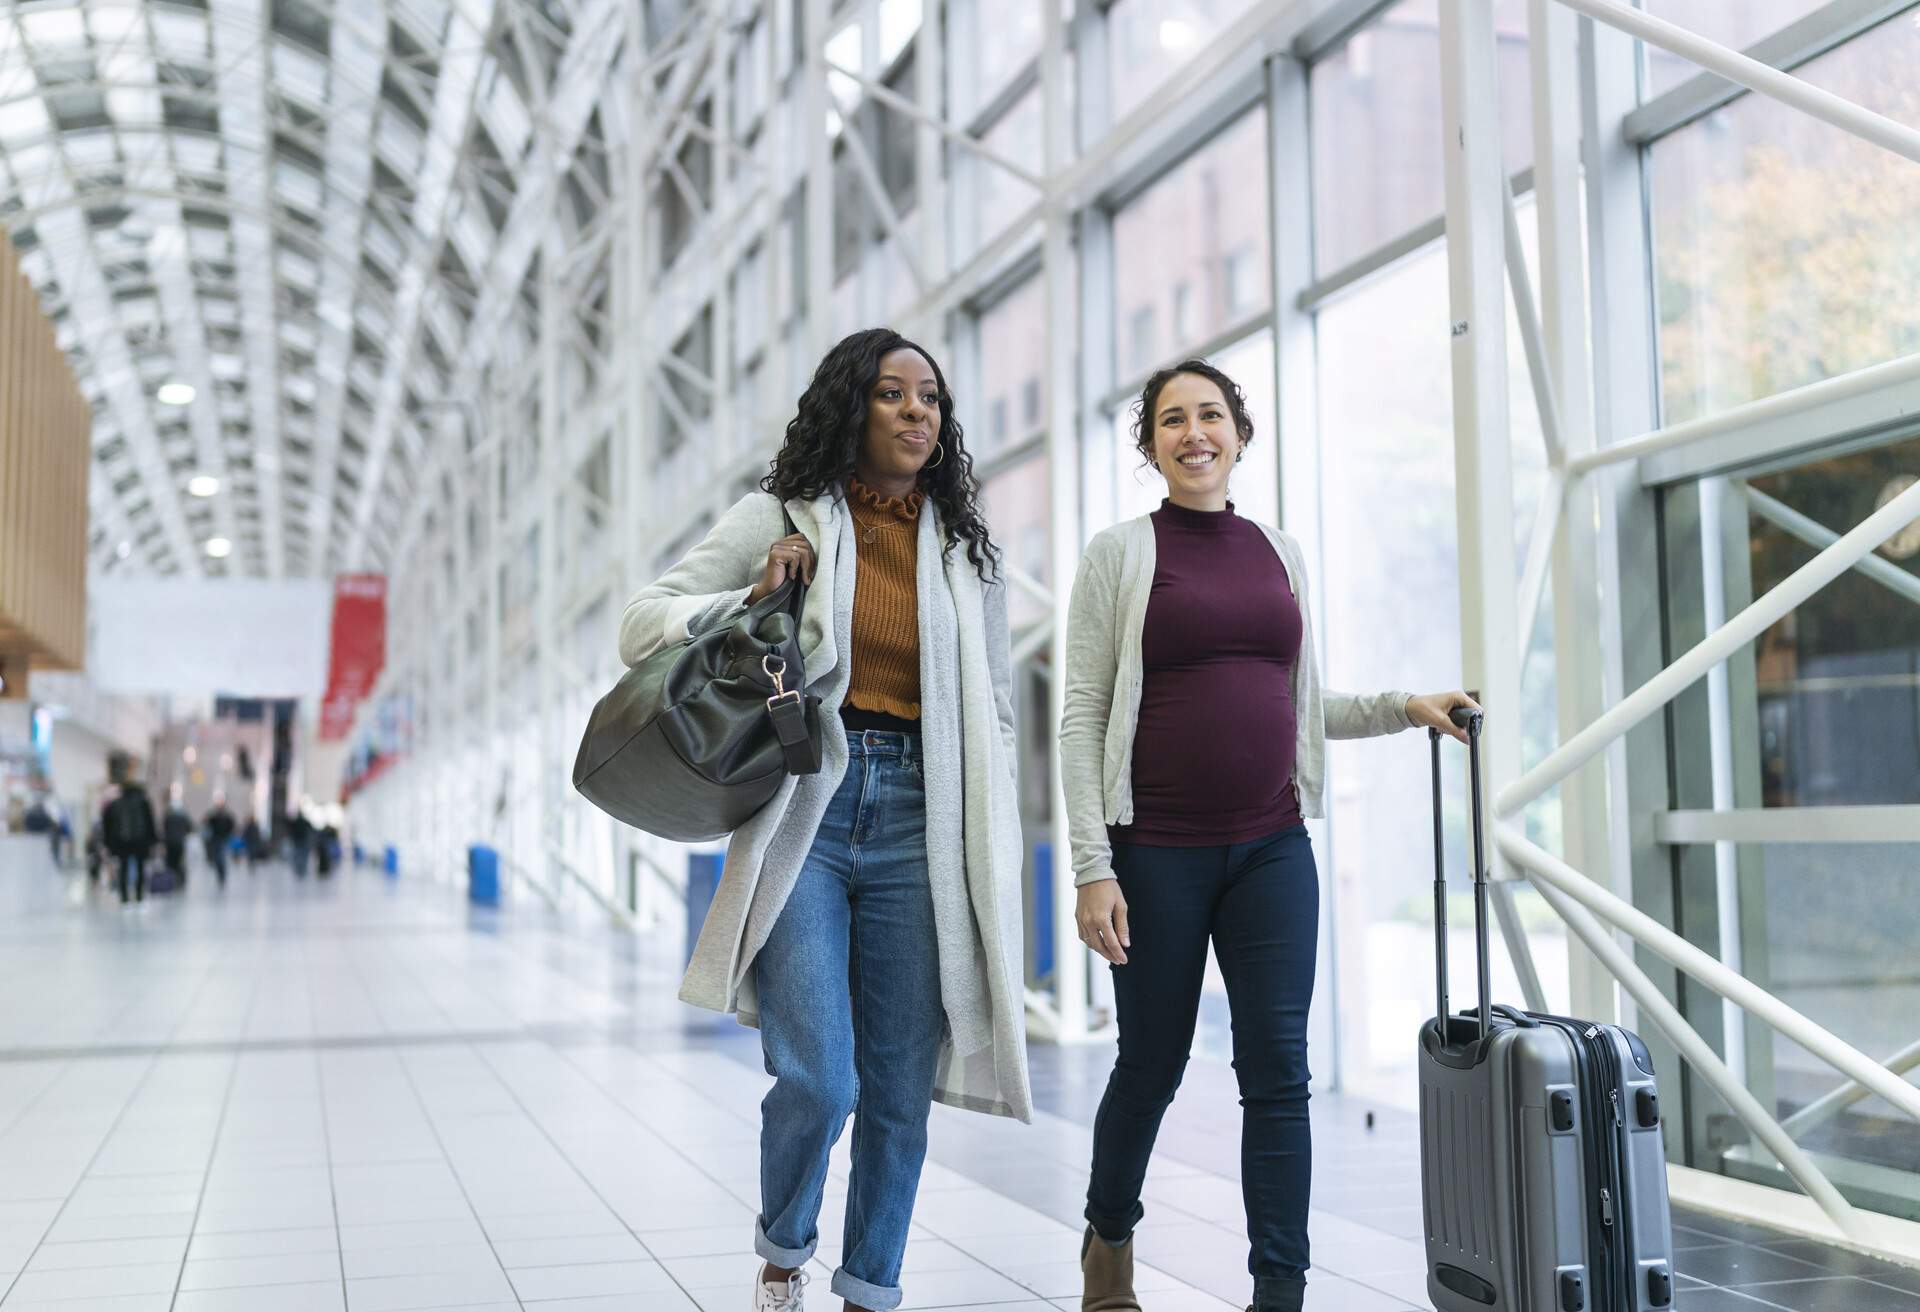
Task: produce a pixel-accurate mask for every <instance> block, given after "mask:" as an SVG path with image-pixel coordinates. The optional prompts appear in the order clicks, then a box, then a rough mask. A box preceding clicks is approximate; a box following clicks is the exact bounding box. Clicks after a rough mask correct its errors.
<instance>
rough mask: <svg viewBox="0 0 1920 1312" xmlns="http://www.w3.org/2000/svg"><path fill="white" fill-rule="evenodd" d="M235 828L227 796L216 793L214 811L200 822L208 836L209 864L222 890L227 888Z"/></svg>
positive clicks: (201, 827)
mask: <svg viewBox="0 0 1920 1312" xmlns="http://www.w3.org/2000/svg"><path fill="white" fill-rule="evenodd" d="M234 827H235V826H234V819H233V812H231V811H229V810H228V809H227V795H226V794H225V793H215V794H214V795H213V810H211V811H209V812H207V818H206V819H204V820H202V821H201V822H200V830H201V833H202V834H204V835H205V836H206V843H207V864H209V865H211V866H212V867H213V873H214V876H215V877H216V878H218V879H219V881H220V887H222V888H225V887H226V886H227V855H228V848H229V847H230V845H231V844H232V843H233V831H234Z"/></svg>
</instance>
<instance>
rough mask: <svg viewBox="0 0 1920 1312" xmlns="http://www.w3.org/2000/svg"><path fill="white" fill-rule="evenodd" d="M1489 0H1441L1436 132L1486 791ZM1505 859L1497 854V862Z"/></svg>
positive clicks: (1465, 587) (1512, 691)
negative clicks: (1483, 716) (1483, 727)
mask: <svg viewBox="0 0 1920 1312" xmlns="http://www.w3.org/2000/svg"><path fill="white" fill-rule="evenodd" d="M1497 54H1498V51H1497V49H1496V47H1495V44H1494V32H1493V7H1492V4H1491V0H1447V3H1444V4H1442V5H1441V6H1440V59H1441V65H1440V86H1441V99H1442V114H1441V143H1442V153H1443V155H1444V157H1445V162H1446V169H1445V172H1446V197H1447V271H1448V285H1449V289H1450V294H1451V305H1452V313H1451V321H1452V338H1453V431H1454V499H1455V504H1456V506H1457V507H1458V511H1459V534H1460V611H1461V613H1460V644H1461V662H1460V665H1461V671H1462V674H1463V676H1464V678H1465V681H1466V683H1467V685H1468V686H1469V687H1474V688H1477V689H1479V691H1480V694H1481V697H1482V699H1483V702H1484V704H1486V705H1487V706H1488V707H1489V708H1490V711H1491V713H1490V714H1489V716H1488V719H1487V732H1486V738H1485V753H1486V768H1487V780H1488V785H1489V791H1490V792H1491V790H1493V789H1497V788H1499V787H1500V785H1501V783H1502V782H1503V781H1505V780H1510V779H1513V778H1515V777H1516V776H1517V775H1518V774H1519V772H1520V661H1519V654H1518V647H1519V638H1518V630H1519V624H1518V617H1517V604H1516V598H1515V595H1514V578H1515V574H1516V564H1517V562H1516V560H1515V557H1514V545H1513V460H1512V454H1511V445H1510V437H1509V431H1508V430H1509V423H1508V421H1509V416H1508V413H1507V340H1506V337H1507V334H1506V318H1507V286H1506V276H1505V271H1506V220H1505V216H1504V210H1505V206H1506V203H1507V201H1506V197H1507V178H1506V173H1505V171H1504V169H1503V167H1502V164H1501V160H1500V142H1501V133H1500V89H1499V76H1498V73H1499V69H1498V59H1497ZM1493 864H1494V867H1495V869H1496V870H1498V868H1499V865H1500V862H1499V860H1498V859H1497V857H1496V859H1495V860H1494V862H1493Z"/></svg>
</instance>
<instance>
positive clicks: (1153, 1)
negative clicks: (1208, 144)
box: [1107, 0, 1252, 119]
mask: <svg viewBox="0 0 1920 1312" xmlns="http://www.w3.org/2000/svg"><path fill="white" fill-rule="evenodd" d="M1251 3H1252V0H1114V4H1113V6H1112V8H1110V9H1108V10H1107V17H1108V22H1109V24H1110V26H1109V28H1108V32H1109V35H1108V43H1109V48H1110V50H1111V51H1112V61H1111V66H1112V69H1113V83H1112V98H1113V99H1112V103H1113V116H1114V117H1115V118H1116V119H1118V118H1122V117H1124V116H1125V115H1126V113H1127V111H1128V110H1130V109H1133V108H1134V107H1136V106H1137V105H1139V104H1141V103H1142V102H1144V101H1145V100H1146V99H1147V97H1149V96H1151V95H1152V94H1153V93H1154V92H1155V91H1158V90H1159V89H1160V87H1161V85H1162V84H1163V83H1164V82H1166V80H1167V79H1168V78H1170V77H1172V76H1173V75H1174V74H1175V73H1177V72H1179V70H1180V68H1181V66H1182V65H1184V64H1185V63H1186V62H1187V61H1188V60H1189V59H1191V58H1192V57H1193V56H1194V54H1195V53H1196V52H1198V51H1199V49H1200V48H1201V47H1202V46H1203V45H1205V44H1206V43H1207V41H1208V40H1209V39H1210V38H1212V37H1214V36H1217V35H1218V34H1219V32H1220V29H1222V28H1223V27H1225V26H1226V25H1227V24H1228V23H1230V22H1231V21H1233V20H1234V19H1235V18H1237V17H1239V16H1240V14H1241V13H1243V12H1244V11H1245V10H1246V9H1247V8H1248V7H1249V5H1251Z"/></svg>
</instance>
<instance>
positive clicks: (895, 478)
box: [855, 347, 940, 496]
mask: <svg viewBox="0 0 1920 1312" xmlns="http://www.w3.org/2000/svg"><path fill="white" fill-rule="evenodd" d="M939 440H940V383H939V380H938V379H936V378H935V377H934V373H933V365H932V364H930V363H929V362H928V361H927V358H926V357H925V356H924V355H921V354H920V352H918V351H916V350H913V349H911V348H910V347H902V348H900V349H899V350H897V351H889V352H887V354H885V355H883V356H881V357H880V373H879V376H878V377H877V378H875V379H874V380H873V387H872V390H870V391H869V392H868V393H867V431H866V435H865V437H864V438H863V439H862V441H861V443H860V457H859V460H858V462H857V464H856V468H855V472H856V473H857V474H858V475H859V478H860V481H861V482H862V483H865V484H866V485H867V486H868V487H870V488H872V489H873V490H874V491H876V492H880V493H882V494H884V495H890V496H899V495H903V494H904V493H905V492H907V491H910V490H911V489H912V487H913V484H914V483H915V481H916V480H918V478H919V477H920V470H921V468H922V467H923V466H925V465H926V463H927V461H929V460H931V459H932V458H933V448H934V443H936V442H938V441H939Z"/></svg>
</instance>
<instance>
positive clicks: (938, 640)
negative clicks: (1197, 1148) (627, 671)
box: [620, 492, 1033, 1121]
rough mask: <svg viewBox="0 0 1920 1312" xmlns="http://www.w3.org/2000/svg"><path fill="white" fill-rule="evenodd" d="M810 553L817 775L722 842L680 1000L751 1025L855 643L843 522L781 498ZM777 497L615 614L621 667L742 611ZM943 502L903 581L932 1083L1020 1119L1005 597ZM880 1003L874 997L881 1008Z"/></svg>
mask: <svg viewBox="0 0 1920 1312" xmlns="http://www.w3.org/2000/svg"><path fill="white" fill-rule="evenodd" d="M786 510H787V512H788V513H789V514H791V515H792V516H793V522H794V526H795V527H796V528H798V529H799V530H800V532H801V533H803V534H805V535H806V538H807V541H808V542H810V543H811V544H812V545H813V550H814V557H815V569H814V578H813V584H812V586H811V587H810V588H809V589H808V590H807V601H806V607H805V609H804V612H803V614H802V615H801V618H800V654H801V657H802V659H803V660H804V662H805V664H806V672H807V684H808V689H809V691H811V692H813V693H815V694H817V695H818V696H819V697H820V699H821V702H820V711H821V716H822V721H823V724H824V726H825V728H826V734H825V744H824V745H825V751H824V753H823V755H824V761H823V764H822V766H821V769H820V773H818V774H813V775H800V776H795V777H793V778H790V779H789V780H787V782H786V783H785V784H783V785H782V786H781V789H780V791H779V792H778V793H777V794H775V795H774V798H773V800H772V801H771V802H769V803H767V805H766V806H765V807H763V808H761V810H760V811H759V812H758V813H757V814H756V815H754V816H753V818H752V819H750V820H748V821H747V822H746V823H745V824H744V825H742V826H741V827H740V828H739V829H738V830H736V831H735V832H734V834H733V837H732V839H731V840H730V841H729V843H728V845H727V860H726V867H725V870H724V872H723V873H722V875H721V878H720V887H719V890H718V891H717V892H716V893H715V895H714V899H713V907H712V909H711V910H710V911H709V912H708V913H707V920H706V924H705V927H704V928H703V929H702V930H701V933H700V941H699V943H698V944H697V945H696V946H695V948H694V952H693V960H692V961H691V962H690V963H689V965H688V966H687V973H686V976H685V977H684V979H683V980H682V981H681V986H680V997H681V998H682V1000H684V1001H686V1002H689V1003H692V1004H693V1005H694V1006H697V1007H706V1008H709V1009H711V1010H714V1011H732V1012H737V1013H738V1015H739V1017H740V1020H741V1021H742V1022H743V1023H745V1024H748V1025H757V1024H758V1023H759V1014H758V1013H759V1000H758V994H757V991H756V988H755V980H754V974H753V962H754V958H755V956H756V955H757V954H758V953H759V951H760V949H761V948H762V947H763V946H765V944H766V941H767V936H768V934H769V933H771V932H772V930H773V925H774V922H775V921H776V920H777V919H779V916H780V912H781V909H782V908H783V907H785V905H786V901H787V895H788V894H789V893H790V892H792V891H793V886H794V883H795V881H796V880H797V879H798V878H799V875H800V869H801V866H802V865H803V864H804V863H805V862H806V859H807V853H808V851H809V850H810V849H811V848H812V846H813V839H814V835H815V833H816V832H817V831H818V830H819V828H820V821H821V818H822V817H823V816H824V815H825V814H826V810H827V804H828V803H829V802H831V801H832V800H833V795H834V792H835V791H836V790H837V789H838V788H839V787H840V781H841V779H842V778H843V777H844V776H845V774H846V770H847V740H846V737H845V735H844V734H843V733H842V732H841V730H840V718H839V717H840V705H841V702H842V701H843V700H844V699H845V697H846V692H847V684H848V681H849V676H850V674H851V661H850V659H849V657H850V654H851V653H852V650H853V591H854V578H855V567H856V562H857V558H858V553H857V550H856V548H855V544H854V529H853V516H852V514H851V513H849V512H848V510H847V509H846V506H845V503H844V501H843V499H842V498H841V497H839V496H838V495H829V496H824V497H821V498H819V499H817V500H814V501H789V502H787V503H786ZM780 511H781V503H780V501H778V500H777V499H775V498H774V497H773V496H771V495H769V494H767V493H764V492H755V493H752V494H750V495H748V496H746V497H744V498H742V499H741V500H740V501H739V502H738V503H737V504H735V505H734V506H733V508H732V509H730V510H728V511H727V513H726V514H725V515H723V516H721V518H720V520H719V522H718V523H716V524H715V525H714V526H713V530H712V531H711V532H709V533H708V534H707V536H706V537H705V538H704V539H703V540H701V542H700V543H699V544H698V545H696V546H695V547H694V548H693V549H692V550H690V551H689V552H687V554H686V556H685V557H683V558H682V559H681V560H680V561H679V563H678V564H676V565H674V566H673V568H672V569H669V570H668V571H667V572H666V573H665V574H663V575H661V577H660V578H659V579H658V580H657V581H655V582H654V583H651V584H649V585H648V586H647V587H644V588H642V589H641V590H640V591H639V592H638V593H637V594H636V595H635V596H634V598H633V600H632V601H631V602H629V603H628V604H627V609H626V613H625V614H624V615H623V616H622V617H621V621H620V659H621V660H623V661H625V662H626V663H627V664H629V665H633V664H637V663H638V662H639V661H641V660H642V659H644V658H645V657H646V656H648V655H649V654H651V653H652V652H654V651H656V650H658V649H659V648H660V647H662V646H665V645H667V644H669V643H674V642H680V641H683V640H684V639H686V638H687V637H688V636H690V635H698V634H701V633H704V632H707V631H708V630H710V629H712V628H714V627H716V626H718V625H720V624H725V623H730V622H731V621H732V620H733V619H735V618H737V617H738V616H739V614H740V613H741V610H742V608H743V606H744V605H745V603H746V598H747V594H748V593H749V592H750V591H751V590H752V587H753V584H754V582H755V580H757V579H758V578H759V577H760V574H761V571H762V570H764V569H765V567H766V562H767V549H768V548H769V547H771V546H772V545H773V544H774V543H775V542H777V541H778V540H780V539H781V538H783V537H785V536H786V535H787V528H786V522H785V520H784V519H783V518H782V516H781V513H780ZM944 532H945V530H944V528H943V526H942V524H941V521H940V513H939V507H938V506H936V505H935V504H934V503H933V502H931V501H929V502H927V503H926V507H925V510H924V511H923V512H922V514H921V516H920V536H919V539H918V543H917V551H918V554H917V564H916V571H917V572H916V577H915V584H916V587H917V588H918V601H919V605H918V610H919V621H920V746H921V751H922V753H923V756H924V762H923V770H924V774H925V778H926V790H927V878H928V882H929V884H930V885H931V886H932V889H933V898H934V922H935V931H936V934H937V937H938V939H939V944H940V996H941V1003H942V1006H943V1008H944V1010H945V1012H946V1018H947V1034H946V1038H945V1042H944V1045H943V1048H942V1052H941V1057H940V1066H939V1072H938V1075H937V1077H936V1081H935V1085H936V1087H935V1097H936V1098H938V1099H939V1100H940V1101H941V1102H945V1103H948V1104H950V1105H952V1106H956V1107H964V1108H966V1109H968V1110H971V1111H980V1112H988V1113H991V1114H994V1115H1000V1116H1012V1117H1016V1118H1018V1119H1020V1120H1023V1121H1025V1120H1030V1119H1031V1118H1032V1115H1033V1103H1032V1097H1031V1095H1030V1093H1029V1091H1028V1084H1027V1048H1026V956H1025V945H1024V941H1023V933H1024V930H1023V926H1024V917H1023V915H1022V894H1021V883H1020V878H1021V863H1022V858H1023V855H1024V851H1025V849H1024V844H1023V840H1022V838H1021V834H1020V813H1019V803H1018V793H1017V792H1016V789H1015V775H1014V772H1015V754H1014V753H1015V747H1016V744H1017V739H1016V738H1015V734H1014V723H1013V693H1012V687H1013V679H1012V673H1011V670H1010V668H1009V658H1008V651H1007V598H1006V589H1005V587H1004V585H1003V584H1001V583H1000V582H999V581H997V580H996V581H993V582H982V581H981V579H980V576H979V574H978V573H977V572H976V571H975V569H974V567H973V566H972V564H970V563H969V562H968V560H967V553H966V551H965V550H964V547H962V546H956V547H955V548H954V550H953V552H952V553H951V555H948V554H947V553H946V552H945V550H944V541H945V538H944ZM878 1005H880V1006H882V1007H884V1006H885V1003H884V1000H881V1001H880V1002H879V1004H878Z"/></svg>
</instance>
